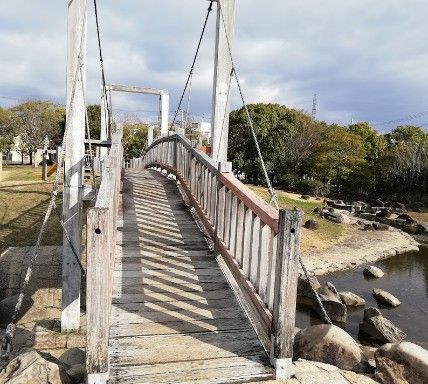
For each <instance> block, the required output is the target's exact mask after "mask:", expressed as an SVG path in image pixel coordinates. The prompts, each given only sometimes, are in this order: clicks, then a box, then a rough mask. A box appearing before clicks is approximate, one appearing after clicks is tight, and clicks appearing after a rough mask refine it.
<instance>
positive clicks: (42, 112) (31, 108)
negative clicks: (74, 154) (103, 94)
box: [0, 100, 101, 164]
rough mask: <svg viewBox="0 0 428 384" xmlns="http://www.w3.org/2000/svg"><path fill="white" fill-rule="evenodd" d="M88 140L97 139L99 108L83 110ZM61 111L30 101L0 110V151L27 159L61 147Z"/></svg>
mask: <svg viewBox="0 0 428 384" xmlns="http://www.w3.org/2000/svg"><path fill="white" fill-rule="evenodd" d="M87 112H88V122H89V127H90V132H91V137H92V138H94V139H98V138H99V132H100V124H101V112H100V106H99V105H89V106H88V107H87ZM65 118H66V112H65V107H64V106H62V105H58V104H54V103H52V102H50V101H42V100H31V101H25V102H22V103H20V104H18V105H16V106H13V107H11V108H2V107H0V151H2V152H4V153H6V154H7V153H8V152H10V151H12V150H14V151H17V152H19V153H20V154H21V158H22V162H23V161H24V156H29V158H30V164H32V163H33V154H34V152H35V151H36V150H37V149H43V148H44V147H45V146H46V147H47V148H56V147H57V146H58V145H61V143H62V139H63V135H64V130H65Z"/></svg>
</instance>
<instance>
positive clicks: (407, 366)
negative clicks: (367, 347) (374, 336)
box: [375, 341, 428, 384]
mask: <svg viewBox="0 0 428 384" xmlns="http://www.w3.org/2000/svg"><path fill="white" fill-rule="evenodd" d="M375 360H376V378H377V379H378V380H379V381H380V382H381V383H383V384H390V383H394V384H425V383H427V382H428V351H427V350H426V349H424V348H422V347H420V346H419V345H416V344H413V343H409V342H405V341H404V342H402V343H399V344H386V345H384V346H383V347H382V348H379V349H378V350H377V351H376V353H375Z"/></svg>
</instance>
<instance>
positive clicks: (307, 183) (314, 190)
mask: <svg viewBox="0 0 428 384" xmlns="http://www.w3.org/2000/svg"><path fill="white" fill-rule="evenodd" d="M297 190H298V191H299V193H302V194H304V195H312V196H318V195H325V194H327V192H328V190H327V187H326V186H325V185H324V184H323V183H322V182H321V181H319V180H300V181H299V182H298V183H297Z"/></svg>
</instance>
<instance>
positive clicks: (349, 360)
mask: <svg viewBox="0 0 428 384" xmlns="http://www.w3.org/2000/svg"><path fill="white" fill-rule="evenodd" d="M299 358H302V359H307V360H315V361H320V362H322V363H327V364H332V365H335V366H336V367H339V368H340V369H347V370H351V371H355V372H364V371H365V370H366V369H367V361H366V358H365V356H364V355H363V353H362V352H361V349H360V347H359V346H358V344H357V343H356V342H355V340H354V339H353V338H352V337H351V336H350V335H349V334H348V333H346V332H345V331H344V330H343V329H342V328H339V327H337V326H335V325H328V324H322V325H314V326H312V327H308V328H305V329H302V330H301V331H300V332H298V333H297V334H296V336H295V338H294V359H299Z"/></svg>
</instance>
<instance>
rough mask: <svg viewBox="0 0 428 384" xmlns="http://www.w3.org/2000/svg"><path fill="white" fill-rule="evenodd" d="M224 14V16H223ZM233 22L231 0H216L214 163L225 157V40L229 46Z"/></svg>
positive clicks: (227, 71)
mask: <svg viewBox="0 0 428 384" xmlns="http://www.w3.org/2000/svg"><path fill="white" fill-rule="evenodd" d="M223 17H224V20H223ZM234 23H235V0H217V26H216V43H215V57H214V87H213V106H212V108H213V112H212V126H211V145H212V150H211V156H212V157H213V158H214V161H215V163H216V164H217V163H219V162H226V161H227V147H228V138H229V112H230V103H229V97H228V96H229V88H230V87H229V84H230V76H231V72H232V60H231V58H230V52H229V44H230V45H231V47H230V49H232V43H233V35H234Z"/></svg>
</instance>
